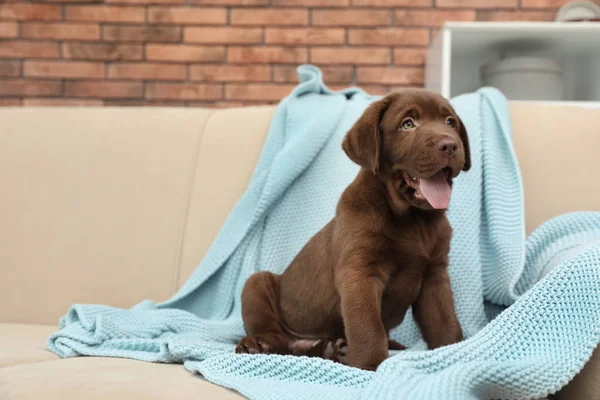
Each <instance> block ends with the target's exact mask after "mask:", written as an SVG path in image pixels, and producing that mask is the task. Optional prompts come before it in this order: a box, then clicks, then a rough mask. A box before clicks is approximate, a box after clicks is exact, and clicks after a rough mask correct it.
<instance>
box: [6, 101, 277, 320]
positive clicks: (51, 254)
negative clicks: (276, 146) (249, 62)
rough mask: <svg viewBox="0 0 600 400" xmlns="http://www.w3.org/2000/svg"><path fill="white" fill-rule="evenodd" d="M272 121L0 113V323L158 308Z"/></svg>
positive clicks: (256, 111) (199, 249)
mask: <svg viewBox="0 0 600 400" xmlns="http://www.w3.org/2000/svg"><path fill="white" fill-rule="evenodd" d="M273 111H274V108H273V107H262V108H245V109H243V108H238V109H230V110H215V111H211V110H207V109H197V108H196V109H193V108H188V109H183V108H182V109H169V108H137V109H136V108H39V109H35V108H12V109H8V108H6V109H0V185H1V188H2V189H1V192H0V193H1V194H0V304H1V305H0V322H7V321H8V322H36V323H56V322H57V320H58V317H59V316H61V315H64V314H65V312H66V311H67V310H68V308H69V306H70V305H71V304H72V303H103V304H104V303H105V304H109V305H113V306H119V307H129V306H132V305H134V304H136V303H138V302H139V301H140V300H143V299H153V300H156V301H161V300H166V299H167V298H168V297H169V296H170V295H171V294H173V293H174V292H175V290H176V289H177V288H178V287H179V286H180V284H181V283H182V282H184V281H185V279H187V277H188V276H189V275H190V273H191V271H192V270H193V269H194V267H196V265H197V264H198V262H199V260H201V259H202V256H203V254H204V252H206V250H207V249H208V247H209V246H210V244H211V241H212V239H213V237H214V235H215V234H216V233H217V232H218V230H219V228H220V226H221V225H222V224H223V222H224V220H225V218H226V216H227V214H228V213H229V212H230V210H231V208H232V207H233V205H234V204H235V202H236V201H237V200H238V198H239V197H240V195H241V194H242V193H243V192H244V190H245V188H246V185H247V183H248V181H249V179H250V176H251V174H252V170H253V167H254V164H255V162H256V160H257V159H258V156H259V152H260V149H261V146H262V143H263V140H264V137H265V136H266V132H267V129H268V127H269V123H270V120H271V117H272V114H273Z"/></svg>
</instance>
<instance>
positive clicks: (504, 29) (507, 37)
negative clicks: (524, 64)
mask: <svg viewBox="0 0 600 400" xmlns="http://www.w3.org/2000/svg"><path fill="white" fill-rule="evenodd" d="M442 30H444V31H446V30H447V31H450V32H451V33H452V54H453V55H460V54H461V53H473V52H480V51H489V50H492V51H499V52H503V51H511V52H514V51H518V50H519V49H518V47H521V48H522V49H523V51H528V50H529V49H531V48H535V50H536V51H538V52H544V50H549V51H552V52H553V54H555V55H557V56H559V57H562V56H567V55H570V54H580V53H581V52H582V51H598V52H599V53H600V23H597V22H449V23H446V24H445V25H444V27H443V28H442ZM517 42H518V47H516V46H517V45H516V43H517Z"/></svg>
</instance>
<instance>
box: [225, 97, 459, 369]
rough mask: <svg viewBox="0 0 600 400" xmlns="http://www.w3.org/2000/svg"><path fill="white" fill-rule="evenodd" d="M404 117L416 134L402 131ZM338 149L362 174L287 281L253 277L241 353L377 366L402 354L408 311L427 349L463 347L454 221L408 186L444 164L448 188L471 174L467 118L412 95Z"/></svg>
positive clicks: (375, 111)
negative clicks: (397, 331) (396, 331)
mask: <svg viewBox="0 0 600 400" xmlns="http://www.w3.org/2000/svg"><path fill="white" fill-rule="evenodd" d="M408 117H412V118H413V121H414V124H415V125H416V127H415V128H414V129H403V121H405V119H406V118H408ZM448 117H451V118H453V119H454V121H455V123H454V124H450V120H448V119H447V118H448ZM449 124H450V125H449ZM406 126H409V125H406ZM440 143H441V144H440ZM444 144H447V145H449V146H450V148H452V149H453V150H452V151H450V152H447V151H446V149H447V148H448V146H446V147H443V145H444ZM342 147H343V149H344V151H345V152H346V154H347V155H348V157H350V159H352V160H353V161H354V162H356V163H357V164H359V165H360V166H361V167H362V168H361V170H360V172H359V173H358V176H357V177H356V178H355V179H354V181H353V182H352V183H351V184H350V186H348V188H347V189H346V190H345V191H344V193H343V194H342V196H341V198H340V201H339V203H338V207H337V211H336V216H335V218H334V219H333V220H331V221H330V222H329V223H328V224H327V225H326V226H325V227H324V228H323V229H322V230H321V231H320V232H318V233H317V234H316V235H315V236H314V237H313V238H312V239H311V240H310V241H309V242H308V243H307V244H306V246H305V247H304V248H303V249H302V250H301V251H300V253H299V254H298V255H297V256H296V258H295V259H294V261H293V262H292V263H291V264H290V265H289V267H288V268H287V269H286V270H285V272H284V273H283V274H281V275H276V274H273V273H270V272H259V273H257V274H254V275H253V276H251V277H250V278H249V279H248V281H247V282H246V284H245V286H244V289H243V292H242V316H243V320H244V326H245V328H246V331H247V334H248V336H247V337H246V338H244V339H242V340H241V341H240V342H239V344H238V347H237V349H236V351H237V352H238V353H251V354H254V353H277V354H297V355H309V356H320V357H324V358H329V359H333V360H336V361H340V362H343V363H345V364H348V365H351V366H355V367H359V368H364V369H371V370H372V369H375V368H377V366H378V365H379V364H380V363H381V362H382V361H383V360H385V359H386V358H387V357H388V349H403V348H404V346H402V345H401V344H400V343H397V342H394V341H391V340H388V334H389V332H390V330H391V329H392V328H394V327H396V326H398V325H399V324H400V323H401V322H402V320H403V319H404V315H405V314H406V311H407V310H408V308H409V307H410V306H412V307H413V312H414V318H415V321H416V322H417V324H418V326H419V328H420V330H421V333H422V335H423V338H424V339H425V341H426V342H427V344H428V346H429V348H431V349H434V348H437V347H440V346H444V345H448V344H452V343H456V342H458V341H460V340H462V331H461V328H460V325H459V323H458V320H457V318H456V315H455V311H454V304H453V297H452V291H451V288H450V279H449V276H448V273H447V266H448V251H449V246H450V237H451V234H452V230H451V227H450V224H449V222H448V220H447V219H446V216H445V210H436V209H432V207H431V206H430V205H429V203H428V202H427V201H426V200H424V199H423V198H417V197H415V194H414V192H415V191H414V190H412V189H411V187H410V186H409V185H408V184H407V182H406V180H405V179H406V174H409V175H410V176H412V177H416V178H428V177H430V176H432V175H433V174H434V173H436V172H438V171H440V170H441V169H444V168H445V171H446V173H447V176H448V181H449V182H450V183H451V179H452V178H454V177H456V176H457V175H458V174H459V173H460V171H461V170H468V169H469V167H470V154H469V145H468V139H467V133H466V131H465V128H464V125H463V124H462V121H460V119H459V118H458V116H457V115H456V113H455V112H454V110H453V109H452V107H451V106H450V104H449V103H448V102H447V101H446V100H445V99H443V98H442V97H441V96H439V95H436V94H433V93H431V92H428V91H425V90H406V91H403V92H400V93H393V94H390V95H388V96H387V97H385V98H383V99H382V100H380V101H377V102H375V103H373V104H371V105H370V106H369V107H368V109H367V110H366V111H365V113H364V114H363V115H362V117H361V118H360V119H359V120H358V121H357V122H356V123H355V125H354V126H353V127H352V129H351V130H350V131H349V132H348V134H347V135H346V138H345V139H344V142H343V144H342Z"/></svg>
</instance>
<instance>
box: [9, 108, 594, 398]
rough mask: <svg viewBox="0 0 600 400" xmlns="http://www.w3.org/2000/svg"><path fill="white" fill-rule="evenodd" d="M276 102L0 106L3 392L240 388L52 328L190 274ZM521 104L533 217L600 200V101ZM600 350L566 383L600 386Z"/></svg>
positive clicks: (519, 128) (567, 393)
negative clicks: (65, 337)
mask: <svg viewBox="0 0 600 400" xmlns="http://www.w3.org/2000/svg"><path fill="white" fill-rule="evenodd" d="M273 112H274V107H256V108H238V109H229V110H216V111H213V110H206V109H198V108H196V109H193V108H188V109H168V108H137V109H136V108H128V109H125V108H97V109H96V108H43V109H42V108H39V109H36V108H5V109H0V191H1V193H0V399H2V400H9V399H19V400H21V399H41V398H43V399H71V398H84V397H85V398H86V399H90V400H91V399H117V398H119V399H120V398H122V399H131V398H144V399H171V398H177V399H181V400H183V399H194V400H196V399H198V398H210V399H229V398H230V399H233V398H239V395H238V394H236V393H234V392H232V391H229V390H226V389H223V388H220V387H218V386H215V385H212V384H210V383H208V382H206V381H205V380H203V379H202V378H201V377H199V376H191V374H190V373H188V372H187V371H186V370H184V369H183V368H182V366H180V365H161V364H149V363H144V362H138V361H132V360H126V359H114V358H113V359H111V358H88V357H85V358H84V357H82V358H74V359H66V360H61V359H59V358H58V357H57V356H56V355H54V354H53V353H50V352H49V351H48V350H47V349H46V338H47V336H48V335H49V334H50V333H51V332H53V331H54V330H56V327H57V321H58V318H59V317H60V316H61V315H63V314H64V313H65V312H66V311H67V309H68V308H69V306H70V305H71V304H72V303H102V304H109V305H113V306H119V307H129V306H132V305H134V304H136V303H138V302H139V301H141V300H143V299H148V298H150V299H154V300H157V301H160V300H165V299H167V298H168V297H169V296H170V295H171V294H173V293H174V292H175V291H176V290H177V289H178V288H179V287H181V285H182V284H183V283H184V282H185V280H186V279H187V278H188V276H189V275H190V274H191V272H192V271H193V269H194V268H195V267H196V266H197V265H198V263H199V261H200V260H201V259H202V257H203V255H204V254H205V253H206V251H207V249H208V248H209V246H210V244H211V241H212V239H213V238H214V237H215V235H216V234H217V232H218V230H219V228H220V226H221V225H222V223H223V222H224V220H225V218H226V216H227V214H228V213H229V211H230V210H231V209H232V207H233V206H234V204H235V202H236V201H237V199H238V198H239V197H240V196H241V195H242V193H243V192H244V190H245V187H246V185H247V183H248V180H249V178H250V176H251V174H252V170H253V167H254V164H255V162H256V160H257V159H258V156H259V152H260V149H261V146H262V143H263V141H264V139H265V136H266V132H267V129H268V127H269V123H270V119H271V118H272V115H273ZM511 112H512V118H513V127H514V136H515V146H516V150H517V154H518V156H519V159H520V162H521V168H522V172H523V176H524V181H525V193H526V209H527V230H528V231H531V230H532V229H533V228H535V227H536V226H537V225H539V224H540V223H541V222H542V221H544V220H546V219H547V218H549V217H552V216H554V215H557V214H561V213H564V212H567V211H572V210H590V209H591V210H598V209H600V180H598V179H597V178H596V174H595V171H596V170H597V168H598V165H597V162H598V154H599V151H600V150H599V149H600V128H599V127H600V110H586V109H580V108H568V107H562V106H560V107H559V106H544V105H531V104H524V103H519V104H511ZM583 193H586V195H583ZM141 277H143V279H140V278H141ZM130 282H135V284H130ZM599 358H600V357H597V358H596V359H594V358H592V361H591V362H590V363H588V365H587V367H586V368H585V369H584V372H583V373H581V374H580V375H579V376H578V377H577V378H576V379H575V381H574V382H573V383H571V384H570V385H569V386H567V388H566V389H565V390H563V391H562V392H561V393H560V394H559V398H563V399H567V398H568V399H597V398H598V397H600V384H599V383H598V380H600V361H599V360H598V359H599Z"/></svg>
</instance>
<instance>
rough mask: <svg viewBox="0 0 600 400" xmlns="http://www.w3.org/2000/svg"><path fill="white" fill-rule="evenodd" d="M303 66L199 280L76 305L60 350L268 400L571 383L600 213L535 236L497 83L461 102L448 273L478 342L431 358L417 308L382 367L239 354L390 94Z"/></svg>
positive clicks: (65, 322) (588, 314) (54, 343)
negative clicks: (464, 158)
mask: <svg viewBox="0 0 600 400" xmlns="http://www.w3.org/2000/svg"><path fill="white" fill-rule="evenodd" d="M298 72H299V75H300V82H301V83H300V84H299V85H298V86H297V88H296V89H295V90H294V91H293V92H292V93H291V94H290V96H288V97H287V98H286V99H284V100H283V101H282V103H281V104H280V106H279V107H278V110H277V112H276V114H275V116H274V119H273V121H272V124H271V128H270V131H269V134H268V137H267V141H266V143H265V145H264V148H263V150H262V153H261V157H260V159H259V162H258V164H257V166H256V169H255V172H254V174H253V177H252V180H251V182H250V184H249V187H248V190H247V191H246V193H245V194H244V196H243V197H242V198H241V199H240V201H239V202H238V204H237V205H236V206H235V208H234V209H233V211H232V212H231V214H230V216H229V217H228V219H227V221H226V222H225V224H224V226H223V228H222V229H221V231H220V233H219V235H218V236H217V238H216V239H215V242H214V243H213V245H212V247H211V248H210V250H209V252H208V253H207V255H206V257H205V258H204V260H203V261H202V262H201V264H200V266H199V267H198V268H197V269H196V271H195V272H194V273H193V275H192V276H191V277H190V279H189V280H188V282H187V283H186V284H185V285H184V287H183V288H182V289H181V290H180V291H179V292H178V293H177V294H175V296H174V297H173V298H172V299H170V300H169V301H167V302H165V303H162V304H155V303H153V302H152V301H145V302H143V303H141V304H139V305H138V306H136V307H134V308H132V309H130V310H122V309H116V308H111V307H106V306H95V305H74V306H73V307H72V308H71V309H70V310H69V312H68V314H67V315H66V316H64V317H63V318H62V319H61V321H60V331H58V332H56V333H54V334H52V335H51V336H50V338H49V341H48V347H49V348H50V350H52V351H54V352H55V353H57V354H58V355H60V356H61V357H75V356H80V355H88V356H111V357H127V358H133V359H138V360H143V361H150V362H166V363H184V365H185V368H187V369H188V370H190V371H194V372H198V373H200V374H202V375H204V376H205V377H206V378H207V379H208V380H210V381H212V382H214V383H217V384H220V385H223V386H225V387H228V388H232V389H235V390H237V391H239V392H240V393H242V394H244V395H246V396H247V397H249V398H253V399H311V400H314V399H317V398H331V399H358V398H364V399H387V398H390V399H392V398H393V399H397V398H406V399H444V400H447V399H461V400H462V399H480V398H490V399H491V398H508V399H521V398H539V397H543V396H545V395H547V394H549V393H553V392H555V391H557V390H558V389H560V388H561V387H562V386H564V385H565V384H566V383H567V382H568V381H569V380H571V379H572V378H573V376H575V374H576V373H577V372H578V371H580V370H581V368H582V367H583V365H584V364H585V362H586V361H587V360H588V359H589V357H590V356H591V353H592V351H593V349H594V348H595V346H596V344H597V343H598V341H599V340H600V213H592V212H582V213H572V214H567V215H564V216H561V217H557V218H555V219H553V220H550V221H548V222H547V223H546V224H544V225H542V226H541V227H540V228H538V230H536V232H534V233H533V234H532V235H531V236H530V237H529V238H528V239H527V240H526V239H525V233H524V232H525V229H524V207H523V190H522V185H521V177H520V174H519V168H518V165H517V161H516V157H515V154H514V151H513V148H512V143H511V136H510V135H511V134H510V121H509V112H508V105H507V102H506V100H505V98H504V97H503V96H502V95H501V94H500V93H499V92H498V91H496V90H494V89H481V90H479V91H478V92H476V93H472V94H468V95H463V96H460V97H458V98H455V99H453V100H452V103H453V105H454V107H455V108H456V110H457V112H458V114H459V115H460V116H461V119H462V120H463V122H464V123H465V125H466V127H467V130H468V132H469V137H470V144H471V151H472V168H471V170H470V171H469V172H466V173H462V174H461V175H459V177H457V178H456V180H455V183H454V189H453V196H452V199H451V203H450V206H449V210H448V218H449V219H450V222H451V224H452V226H453V228H454V234H453V238H452V243H451V251H450V267H449V272H450V276H451V280H452V289H453V291H454V298H455V308H456V311H457V315H458V319H459V321H460V323H461V326H462V327H463V331H464V334H465V337H466V340H465V341H463V342H461V343H458V344H456V345H452V346H448V347H444V348H440V349H437V350H434V351H427V350H424V349H425V348H426V346H425V343H424V342H423V340H422V338H421V335H420V333H419V330H418V329H417V327H416V325H415V323H414V321H413V319H412V315H411V313H410V312H409V313H408V314H407V316H406V318H405V320H404V322H403V323H402V325H401V326H400V327H398V328H397V329H395V330H394V331H393V332H392V337H393V338H394V339H396V340H398V341H400V342H401V343H403V344H405V345H407V346H409V350H406V351H402V352H395V353H394V355H393V356H391V357H390V358H389V359H388V360H386V361H385V362H384V363H383V364H382V365H381V366H380V367H379V369H378V370H377V371H376V372H368V371H362V370H359V369H355V368H351V367H347V366H343V365H340V364H335V363H333V362H331V361H328V360H322V359H318V358H307V357H294V356H279V355H247V354H243V355H237V354H234V348H235V344H236V343H237V341H238V340H239V339H240V338H242V337H243V336H244V333H245V332H244V328H243V324H242V319H241V304H240V293H241V290H242V287H243V284H244V282H245V280H246V279H247V278H248V276H249V275H250V274H252V273H254V272H256V271H259V270H270V271H273V272H276V273H280V272H281V271H283V270H284V269H285V268H286V267H287V265H289V263H290V262H291V261H292V259H293V258H294V256H295V255H296V254H297V253H298V251H299V250H300V249H301V248H302V246H304V244H305V243H306V242H307V241H308V240H309V239H310V238H311V237H312V235H314V234H315V233H316V232H317V231H318V230H319V229H321V228H322V227H323V226H324V225H325V224H326V223H327V222H328V221H329V220H330V219H331V218H332V217H333V215H334V213H335V207H336V203H337V201H338V199H339V196H340V195H341V193H342V191H343V190H344V188H345V187H346V186H347V185H348V184H349V183H350V182H351V181H352V179H353V178H354V176H355V175H356V173H357V171H358V167H357V166H356V165H355V164H353V163H352V162H351V161H350V160H349V159H348V158H347V157H346V156H345V154H344V153H343V151H342V150H341V142H342V139H343V137H344V135H345V134H346V132H347V131H348V130H349V128H350V127H351V126H352V124H353V123H354V122H355V121H356V119H357V118H358V117H359V116H360V115H361V114H362V112H363V111H364V109H365V108H366V107H367V106H368V104H369V103H370V102H372V101H373V100H375V99H376V98H375V97H371V96H369V95H367V94H366V93H364V92H362V91H360V90H359V89H347V90H344V91H341V92H332V91H330V90H329V89H327V87H326V86H325V85H324V84H323V82H322V77H321V72H320V71H319V70H318V69H317V68H315V67H312V66H302V67H300V68H299V70H298ZM290 227H294V228H293V229H290ZM542 277H543V279H542ZM492 318H493V320H491V321H490V319H492ZM190 379H191V378H190Z"/></svg>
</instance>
